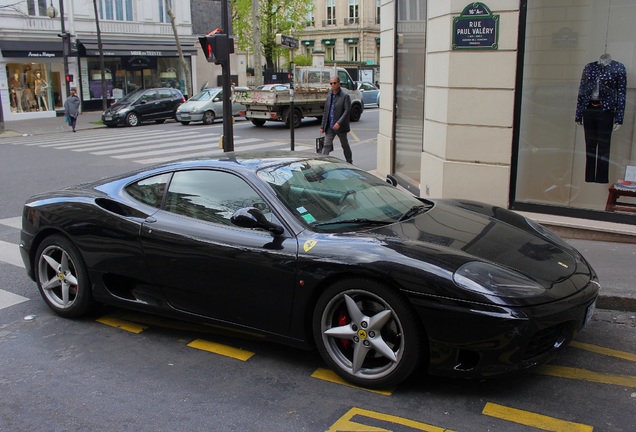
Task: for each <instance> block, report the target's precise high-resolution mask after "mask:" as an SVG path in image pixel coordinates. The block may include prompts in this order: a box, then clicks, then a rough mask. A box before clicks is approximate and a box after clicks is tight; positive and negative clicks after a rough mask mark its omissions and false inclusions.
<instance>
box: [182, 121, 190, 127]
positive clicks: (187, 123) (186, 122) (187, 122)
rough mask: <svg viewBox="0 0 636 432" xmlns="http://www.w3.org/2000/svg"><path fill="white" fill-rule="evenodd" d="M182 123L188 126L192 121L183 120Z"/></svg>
mask: <svg viewBox="0 0 636 432" xmlns="http://www.w3.org/2000/svg"><path fill="white" fill-rule="evenodd" d="M181 124H182V125H184V126H187V125H189V124H190V122H189V121H182V122H181Z"/></svg>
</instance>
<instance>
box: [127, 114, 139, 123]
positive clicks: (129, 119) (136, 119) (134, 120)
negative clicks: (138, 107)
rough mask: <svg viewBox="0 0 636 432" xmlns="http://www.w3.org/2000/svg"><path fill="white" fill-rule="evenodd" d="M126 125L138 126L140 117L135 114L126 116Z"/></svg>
mask: <svg viewBox="0 0 636 432" xmlns="http://www.w3.org/2000/svg"><path fill="white" fill-rule="evenodd" d="M126 124H127V125H128V126H137V125H139V116H138V115H137V113H135V112H129V113H128V115H127V116H126Z"/></svg>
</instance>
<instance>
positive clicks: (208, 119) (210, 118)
mask: <svg viewBox="0 0 636 432" xmlns="http://www.w3.org/2000/svg"><path fill="white" fill-rule="evenodd" d="M214 120H216V116H215V115H214V111H206V112H204V113H203V124H206V125H211V124H212V123H214Z"/></svg>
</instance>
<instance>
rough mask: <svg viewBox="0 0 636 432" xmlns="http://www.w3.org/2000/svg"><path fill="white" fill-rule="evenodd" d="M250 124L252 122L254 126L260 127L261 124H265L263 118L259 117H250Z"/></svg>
mask: <svg viewBox="0 0 636 432" xmlns="http://www.w3.org/2000/svg"><path fill="white" fill-rule="evenodd" d="M252 124H253V125H254V126H258V127H261V126H263V125H265V120H261V119H252Z"/></svg>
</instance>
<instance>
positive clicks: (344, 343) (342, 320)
mask: <svg viewBox="0 0 636 432" xmlns="http://www.w3.org/2000/svg"><path fill="white" fill-rule="evenodd" d="M348 322H349V317H348V316H347V315H346V314H345V313H344V312H341V313H340V316H339V317H338V325H339V326H343V325H346V324H347V323H348ZM340 343H341V344H342V347H343V348H344V349H347V348H349V344H350V343H351V341H349V340H348V339H340Z"/></svg>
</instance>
